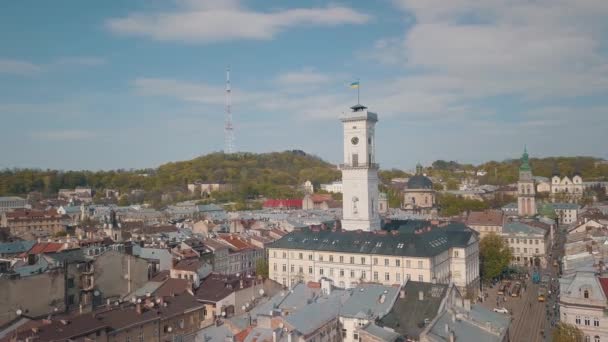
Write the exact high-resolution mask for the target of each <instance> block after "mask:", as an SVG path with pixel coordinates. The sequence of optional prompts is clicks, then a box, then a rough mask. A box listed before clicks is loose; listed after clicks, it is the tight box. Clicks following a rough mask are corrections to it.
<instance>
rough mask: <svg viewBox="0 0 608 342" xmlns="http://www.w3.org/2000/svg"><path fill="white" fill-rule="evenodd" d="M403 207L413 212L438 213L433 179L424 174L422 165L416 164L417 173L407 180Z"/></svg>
mask: <svg viewBox="0 0 608 342" xmlns="http://www.w3.org/2000/svg"><path fill="white" fill-rule="evenodd" d="M402 209H403V210H406V211H408V212H411V213H413V214H425V215H429V214H437V201H436V198H435V189H433V181H431V179H430V178H428V177H427V176H425V175H424V173H423V172H422V165H420V164H418V165H416V174H415V175H414V176H412V177H411V178H410V179H409V180H408V181H407V189H404V191H403V204H402Z"/></svg>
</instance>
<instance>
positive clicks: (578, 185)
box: [551, 168, 585, 202]
mask: <svg viewBox="0 0 608 342" xmlns="http://www.w3.org/2000/svg"><path fill="white" fill-rule="evenodd" d="M584 190H585V186H584V184H583V178H582V177H581V174H580V172H578V171H577V172H575V173H574V174H573V175H572V176H571V177H568V176H564V177H561V176H560V174H559V170H557V168H555V169H554V170H553V175H552V176H551V197H552V198H553V199H554V200H566V201H569V202H576V201H578V200H580V199H581V198H582V197H583V191H584Z"/></svg>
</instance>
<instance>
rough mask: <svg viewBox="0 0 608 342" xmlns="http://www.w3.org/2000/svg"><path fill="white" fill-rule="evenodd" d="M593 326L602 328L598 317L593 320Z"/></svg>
mask: <svg viewBox="0 0 608 342" xmlns="http://www.w3.org/2000/svg"><path fill="white" fill-rule="evenodd" d="M593 326H594V327H599V326H600V320H599V319H598V318H597V317H595V318H594V319H593Z"/></svg>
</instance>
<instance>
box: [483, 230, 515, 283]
mask: <svg viewBox="0 0 608 342" xmlns="http://www.w3.org/2000/svg"><path fill="white" fill-rule="evenodd" d="M479 258H480V261H481V270H482V273H483V274H482V276H483V280H485V281H489V280H492V279H494V278H496V277H498V276H499V275H500V274H501V273H502V271H504V270H505V269H506V268H507V266H509V263H510V261H511V258H512V254H511V250H510V249H509V246H508V245H507V243H506V242H505V241H504V240H503V239H502V238H501V237H500V236H498V235H496V234H495V233H490V234H488V235H486V236H484V237H483V239H481V242H480V243H479Z"/></svg>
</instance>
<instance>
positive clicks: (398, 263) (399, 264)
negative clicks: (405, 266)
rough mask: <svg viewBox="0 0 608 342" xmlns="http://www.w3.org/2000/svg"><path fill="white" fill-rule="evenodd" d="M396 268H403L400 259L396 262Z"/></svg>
mask: <svg viewBox="0 0 608 342" xmlns="http://www.w3.org/2000/svg"><path fill="white" fill-rule="evenodd" d="M395 266H397V267H401V260H399V259H397V260H395Z"/></svg>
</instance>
